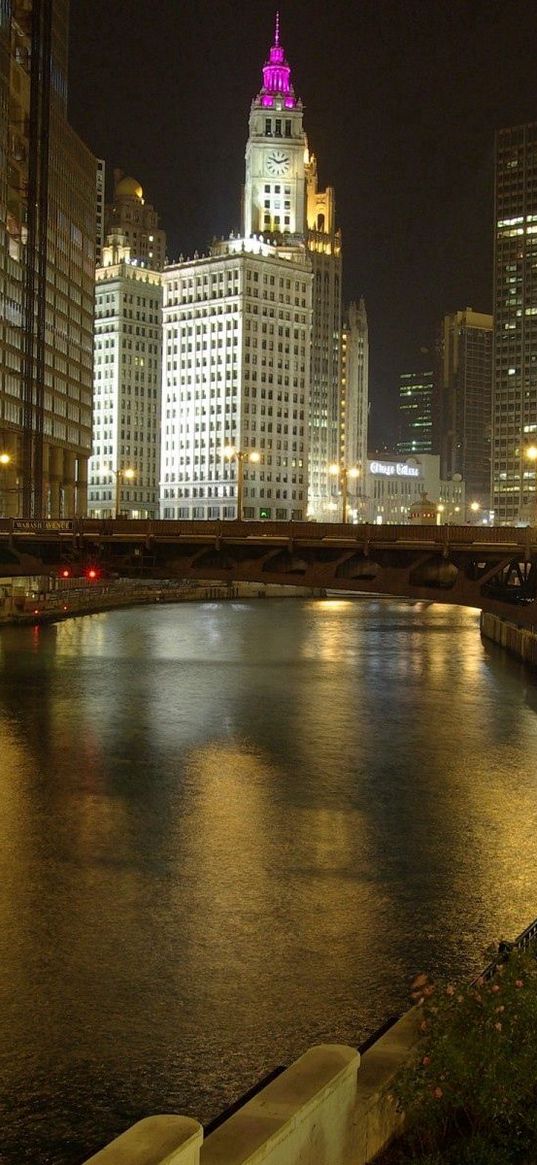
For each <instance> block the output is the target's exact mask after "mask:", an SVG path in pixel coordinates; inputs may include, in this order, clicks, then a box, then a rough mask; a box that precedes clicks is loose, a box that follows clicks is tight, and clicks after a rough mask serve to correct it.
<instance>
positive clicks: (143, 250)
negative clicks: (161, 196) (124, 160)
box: [104, 170, 166, 271]
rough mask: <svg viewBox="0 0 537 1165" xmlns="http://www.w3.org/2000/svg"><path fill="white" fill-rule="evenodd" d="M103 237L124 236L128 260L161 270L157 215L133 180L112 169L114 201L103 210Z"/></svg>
mask: <svg viewBox="0 0 537 1165" xmlns="http://www.w3.org/2000/svg"><path fill="white" fill-rule="evenodd" d="M104 221H105V234H106V235H111V234H117V233H118V232H119V233H120V234H122V235H124V236H125V240H126V242H127V246H128V247H130V252H131V261H132V262H134V261H136V262H137V263H139V264H142V265H143V266H144V267H150V268H151V270H152V271H161V270H162V268H163V267H164V264H165V262H166V235H165V232H164V231H163V230H161V229H160V228H159V225H158V224H159V216H158V214H157V212H156V210H155V209H154V207H152V206H151V204H150V203H148V202H146V201H145V199H144V192H143V189H142V187H141V186H140V183H139V182H137V181H136V178H129V177H127V176H126V175H124V174H123V171H122V170H114V199H113V202H112V203H111V205H109V206H107V207H106V209H105V220H104Z"/></svg>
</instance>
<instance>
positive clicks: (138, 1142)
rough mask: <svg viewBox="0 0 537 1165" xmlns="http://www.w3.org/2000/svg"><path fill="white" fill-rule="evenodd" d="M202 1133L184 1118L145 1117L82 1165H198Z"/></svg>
mask: <svg viewBox="0 0 537 1165" xmlns="http://www.w3.org/2000/svg"><path fill="white" fill-rule="evenodd" d="M202 1140H203V1129H202V1127H201V1125H200V1124H198V1121H195V1120H191V1119H190V1117H187V1116H148V1117H146V1118H145V1120H141V1121H138V1123H137V1124H135V1125H132V1128H130V1129H127V1131H126V1132H125V1133H122V1134H121V1136H120V1137H117V1138H116V1140H115V1141H111V1142H110V1144H109V1145H106V1147H105V1148H104V1149H101V1150H100V1152H99V1153H96V1154H95V1155H94V1156H93V1157H90V1158H89V1160H88V1161H87V1162H86V1165H198V1162H199V1156H200V1145H201V1142H202Z"/></svg>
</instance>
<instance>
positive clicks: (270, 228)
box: [243, 16, 307, 238]
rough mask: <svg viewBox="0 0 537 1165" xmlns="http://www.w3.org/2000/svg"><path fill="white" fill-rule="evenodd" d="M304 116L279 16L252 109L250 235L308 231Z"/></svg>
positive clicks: (247, 222) (247, 217)
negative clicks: (281, 41) (284, 48)
mask: <svg viewBox="0 0 537 1165" xmlns="http://www.w3.org/2000/svg"><path fill="white" fill-rule="evenodd" d="M302 115H303V108H302V102H301V101H300V100H299V99H297V98H296V97H295V94H294V90H293V86H292V84H291V69H290V67H289V65H288V64H287V61H286V59H285V53H284V50H283V48H282V46H281V44H280V22H279V17H278V16H276V29H275V34H274V44H273V46H272V48H271V50H270V52H269V56H268V60H267V61H266V63H265V65H264V66H263V86H262V88H261V90H260V92H259V93H258V95H257V97H255V98H254V100H253V102H252V108H251V112H250V133H249V137H248V144H247V146H246V182H245V188H244V232H243V233H244V235H245V237H246V238H248V237H249V236H250V235H254V234H255V235H259V234H283V235H294V236H296V235H300V236H302V237H304V235H305V233H306V231H307V221H306V207H305V169H304V164H305V153H306V148H307V143H306V135H305V133H304V130H303V128H302Z"/></svg>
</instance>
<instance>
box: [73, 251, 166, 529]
mask: <svg viewBox="0 0 537 1165" xmlns="http://www.w3.org/2000/svg"><path fill="white" fill-rule="evenodd" d="M161 385H162V275H161V273H160V271H152V270H150V269H149V268H147V267H144V266H141V265H139V264H138V263H136V262H133V261H132V259H131V253H130V247H129V246H128V244H127V242H126V239H125V236H124V235H121V234H120V233H118V234H117V235H111V236H109V238H108V240H107V243H106V244H105V246H104V247H103V257H102V265H101V266H99V267H98V268H97V271H96V284H95V365H94V418H93V451H92V456H91V459H90V463H89V489H88V514H89V516H90V517H93V518H108V517H115V516H117V515H118V514H124V515H125V516H128V517H129V518H158V516H159V476H160V412H161Z"/></svg>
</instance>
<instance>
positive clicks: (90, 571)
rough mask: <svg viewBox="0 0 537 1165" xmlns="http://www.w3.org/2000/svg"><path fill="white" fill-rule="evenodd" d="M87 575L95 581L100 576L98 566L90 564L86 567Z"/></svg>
mask: <svg viewBox="0 0 537 1165" xmlns="http://www.w3.org/2000/svg"><path fill="white" fill-rule="evenodd" d="M85 575H86V578H89V579H91V581H92V582H95V579H96V578H99V571H98V570H97V567H96V566H88V567H87V568H86V571H85Z"/></svg>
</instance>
